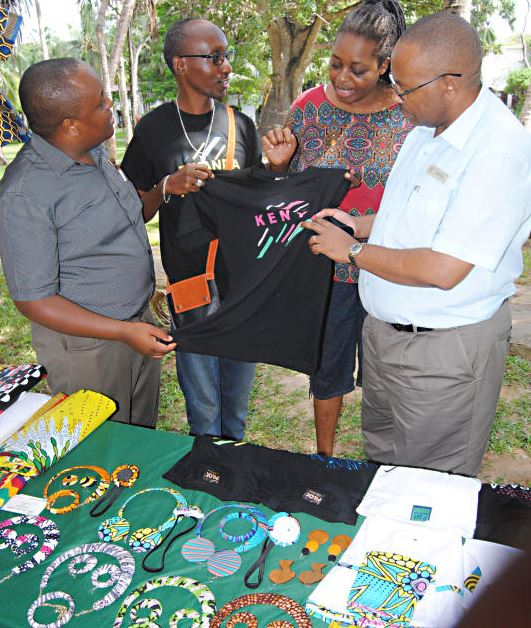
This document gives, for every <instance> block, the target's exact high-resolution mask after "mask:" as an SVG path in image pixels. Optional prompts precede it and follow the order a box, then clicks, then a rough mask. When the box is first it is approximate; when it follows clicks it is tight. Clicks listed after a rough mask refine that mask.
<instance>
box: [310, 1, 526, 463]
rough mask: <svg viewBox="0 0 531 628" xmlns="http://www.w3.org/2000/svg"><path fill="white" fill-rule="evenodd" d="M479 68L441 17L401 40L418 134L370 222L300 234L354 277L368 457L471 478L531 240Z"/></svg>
mask: <svg viewBox="0 0 531 628" xmlns="http://www.w3.org/2000/svg"><path fill="white" fill-rule="evenodd" d="M481 58H482V51H481V46H480V43H479V38H478V36H477V33H476V32H475V31H474V30H473V29H472V27H471V26H470V25H469V24H468V23H467V22H466V21H465V20H463V19H461V18H458V17H456V16H454V15H451V14H449V13H439V14H435V15H431V16H428V17H426V18H423V19H421V20H419V21H418V22H417V23H416V24H414V25H413V26H411V27H410V28H409V29H408V30H407V31H406V32H405V33H404V35H403V36H402V37H401V39H400V40H399V42H398V43H397V45H396V47H395V49H394V51H393V55H392V58H391V70H392V75H393V86H394V89H395V91H396V93H397V94H398V95H399V96H400V97H401V99H402V103H403V107H404V109H405V110H406V111H407V112H408V113H409V114H410V115H411V117H412V118H413V120H414V122H415V123H416V124H417V125H418V126H417V128H415V129H414V130H413V131H412V132H411V133H410V135H409V136H408V138H407V139H406V142H405V143H404V145H403V147H402V150H401V151H400V154H399V156H398V159H397V160H396V162H395V165H394V167H393V170H392V172H391V175H390V177H389V180H388V183H387V186H386V189H385V193H384V197H383V200H382V205H381V208H380V211H379V213H378V215H377V216H376V217H374V216H369V217H357V218H355V219H353V218H352V217H350V216H346V215H342V214H344V212H340V211H337V210H334V209H327V210H323V212H321V213H320V214H319V215H318V216H320V217H319V218H317V219H314V221H313V222H312V224H308V223H306V226H307V227H308V228H310V229H312V230H313V231H314V232H315V234H314V235H312V237H311V238H310V246H311V247H312V250H313V252H314V253H315V254H319V253H323V254H325V255H327V256H328V257H330V258H331V259H333V260H335V261H348V260H350V261H351V262H352V263H356V264H357V265H358V266H359V268H360V269H362V272H361V273H360V294H361V298H362V301H363V304H364V306H365V308H366V309H367V311H368V312H369V315H370V316H369V317H368V319H367V321H366V324H365V328H364V335H363V342H364V388H363V405H362V429H363V435H364V440H365V451H366V454H367V456H368V457H369V458H371V459H373V460H376V461H378V462H383V463H391V464H400V465H411V466H423V467H429V468H433V469H439V470H443V471H453V472H456V473H463V474H469V475H475V474H476V473H477V472H478V470H479V467H480V463H481V459H482V456H483V453H484V452H485V449H486V447H487V442H488V436H489V432H490V428H491V426H492V422H493V420H494V417H495V412H496V404H497V401H498V397H499V393H500V388H501V384H502V379H503V371H504V358H505V354H506V351H507V348H508V344H509V339H510V330H511V317H510V311H509V306H508V304H507V298H508V297H509V296H511V295H512V294H514V292H515V287H514V280H515V279H516V278H517V277H518V276H519V274H520V273H521V271H522V254H521V247H522V245H523V243H524V242H525V240H526V238H527V236H528V235H529V231H530V229H531V219H530V215H531V136H530V135H529V134H528V132H527V131H526V130H525V129H524V128H523V127H522V126H521V124H520V123H519V122H518V121H517V120H516V118H514V116H513V115H512V114H511V113H510V112H509V110H508V109H507V108H506V107H505V106H504V105H503V104H502V103H501V102H500V101H499V100H498V99H497V98H496V97H495V96H494V95H493V94H492V93H491V92H490V91H489V90H488V89H487V88H486V87H485V86H483V87H482V86H481ZM326 216H333V217H335V218H336V219H338V220H341V221H342V222H344V223H346V224H348V225H349V226H351V227H352V228H353V229H354V233H355V235H356V236H357V237H360V238H363V237H367V236H370V237H369V243H368V244H366V245H363V244H361V243H360V242H358V241H357V240H354V239H353V238H352V237H350V236H348V235H347V234H346V233H345V232H343V231H341V230H340V229H338V228H337V227H336V226H334V225H332V224H330V223H329V222H328V221H326V220H324V218H325V217H326Z"/></svg>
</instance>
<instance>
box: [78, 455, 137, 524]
mask: <svg viewBox="0 0 531 628" xmlns="http://www.w3.org/2000/svg"><path fill="white" fill-rule="evenodd" d="M139 475H140V469H139V468H138V467H137V466H136V464H122V465H120V466H119V467H116V469H115V470H114V471H113V472H112V473H111V482H112V484H113V486H112V487H111V488H110V489H109V490H108V491H107V492H106V493H105V494H102V495H101V496H100V499H99V500H98V501H97V502H96V503H95V504H94V506H92V508H91V509H90V516H91V517H99V516H101V515H103V514H104V513H105V512H107V510H109V508H110V507H111V506H112V504H114V502H115V501H116V500H117V498H118V496H119V495H120V493H121V492H122V491H123V490H124V488H131V486H133V484H134V483H135V482H136V481H137V480H138V477H139Z"/></svg>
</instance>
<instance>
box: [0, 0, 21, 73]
mask: <svg viewBox="0 0 531 628" xmlns="http://www.w3.org/2000/svg"><path fill="white" fill-rule="evenodd" d="M21 24H22V18H21V17H20V15H16V14H15V13H10V12H9V11H8V10H7V9H4V8H2V7H0V61H7V59H8V57H9V56H10V55H11V53H12V52H13V46H14V45H15V40H16V38H17V35H18V31H19V30H20V26H21Z"/></svg>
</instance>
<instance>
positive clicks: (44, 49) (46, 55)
mask: <svg viewBox="0 0 531 628" xmlns="http://www.w3.org/2000/svg"><path fill="white" fill-rule="evenodd" d="M35 12H36V13H37V24H38V27H39V39H40V40H41V50H42V58H43V59H49V58H50V53H49V51H48V42H47V41H46V33H45V32H44V23H43V21H42V11H41V0H35Z"/></svg>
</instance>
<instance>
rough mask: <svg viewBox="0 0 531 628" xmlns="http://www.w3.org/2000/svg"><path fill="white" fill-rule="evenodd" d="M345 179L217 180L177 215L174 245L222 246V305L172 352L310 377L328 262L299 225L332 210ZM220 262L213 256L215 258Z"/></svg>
mask: <svg viewBox="0 0 531 628" xmlns="http://www.w3.org/2000/svg"><path fill="white" fill-rule="evenodd" d="M344 173H345V171H344V170H343V169H335V168H308V169H307V170H305V171H304V172H302V173H298V174H285V175H278V174H276V173H274V172H269V171H266V170H264V169H262V168H257V167H254V168H248V169H246V170H240V171H234V172H229V173H220V174H217V175H216V178H215V179H212V180H209V181H208V182H207V184H206V185H205V187H204V188H203V189H201V190H200V192H198V193H196V194H189V195H188V197H187V198H186V200H185V202H184V204H183V207H182V209H181V212H180V220H179V227H178V234H177V236H178V244H179V246H180V247H181V248H182V249H183V251H186V250H189V251H196V250H197V248H198V247H202V248H203V249H204V260H205V265H204V266H203V267H202V268H200V269H199V268H198V269H197V274H199V273H201V272H205V267H206V251H207V248H208V245H207V243H208V241H209V240H211V239H212V238H214V237H217V238H218V239H219V253H220V254H221V256H222V259H223V267H224V271H223V273H219V274H217V276H216V281H217V282H218V288H219V291H220V294H221V297H222V305H221V307H220V308H219V310H218V311H217V312H215V313H214V314H211V315H210V316H208V317H206V318H204V319H203V320H200V321H199V322H194V323H191V324H186V325H183V326H181V327H179V328H178V329H177V331H176V333H175V340H176V341H177V343H178V347H177V349H178V350H179V351H189V352H193V353H203V354H206V355H219V356H223V357H229V358H234V359H237V360H244V361H247V362H265V363H269V364H277V365H280V366H285V367H288V368H292V369H295V370H297V371H301V372H304V373H312V372H313V371H314V370H315V369H316V368H317V365H318V359H319V349H320V342H321V336H322V329H323V322H324V318H325V314H326V308H327V304H328V295H329V288H330V280H331V274H332V262H331V261H330V260H329V259H328V258H326V257H325V256H323V255H317V256H314V255H312V253H311V252H310V249H309V247H308V238H309V237H310V235H311V234H310V233H308V232H307V231H305V230H304V229H303V228H302V227H301V226H300V223H301V222H302V221H304V220H307V219H309V218H310V217H311V216H313V215H314V214H315V213H317V212H318V211H320V210H321V209H323V208H324V207H337V206H338V205H339V203H340V201H341V199H342V198H343V196H344V195H345V193H346V192H347V190H348V187H349V183H348V181H346V180H345V178H344ZM219 253H218V255H219Z"/></svg>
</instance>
